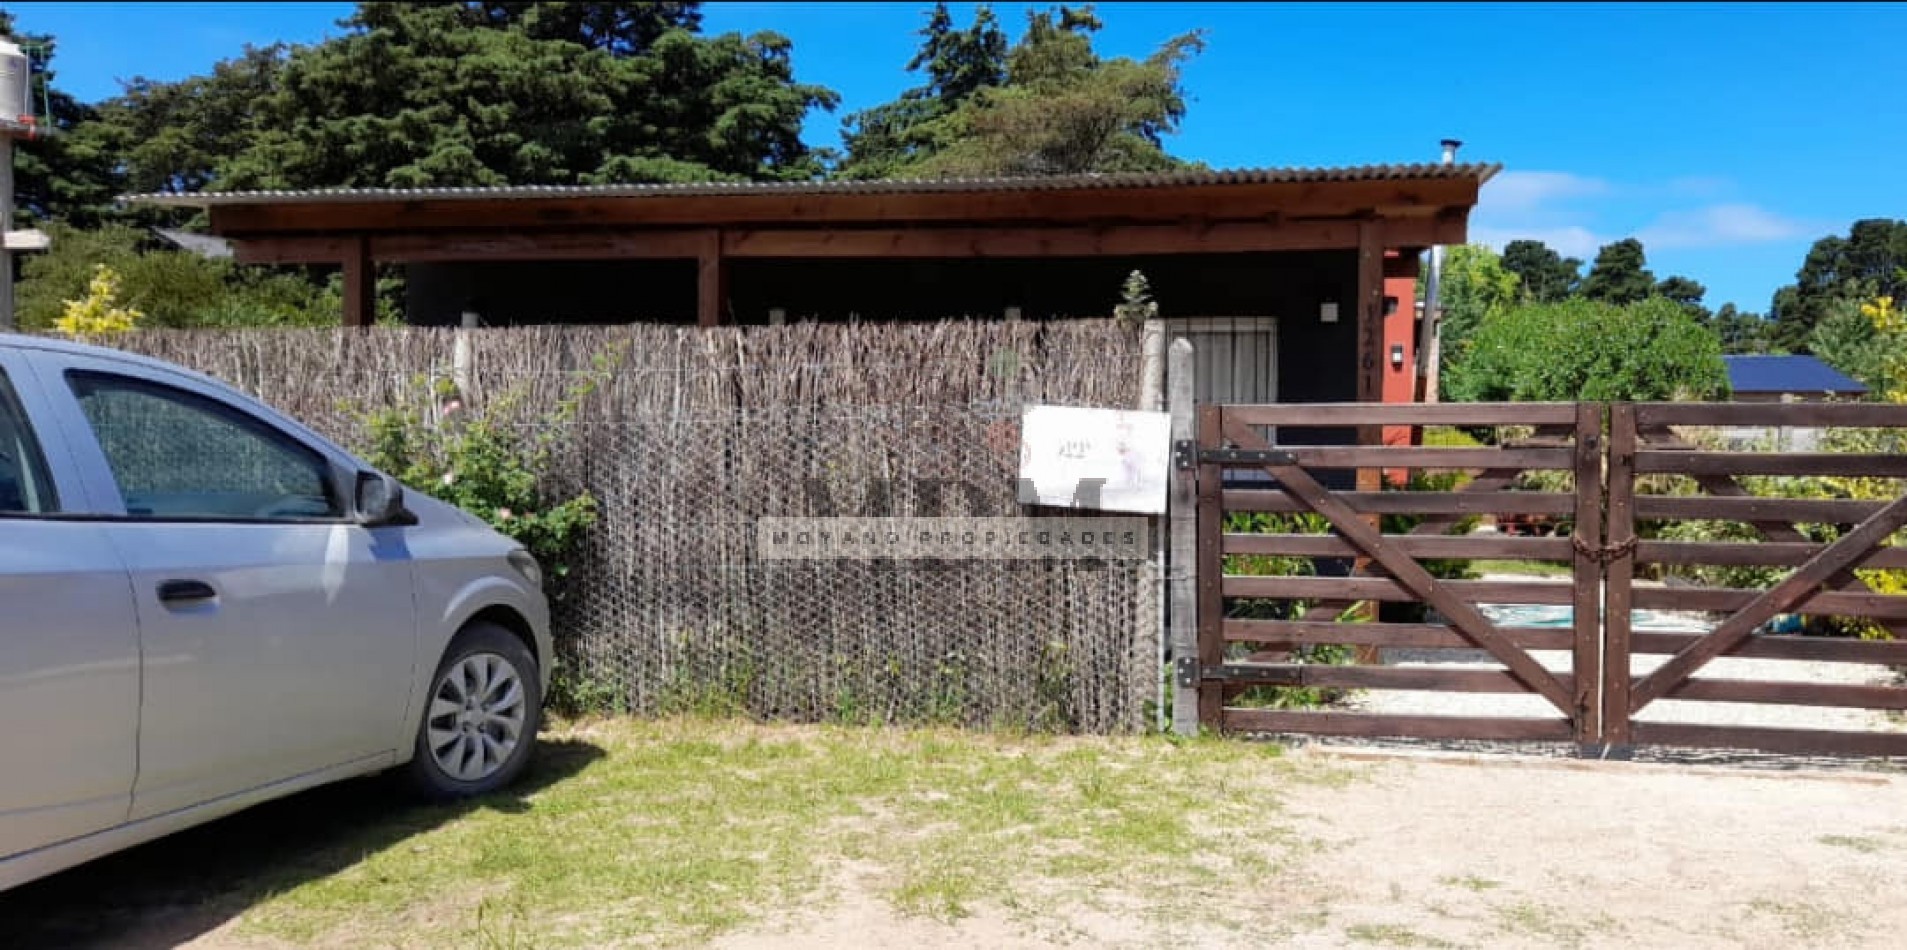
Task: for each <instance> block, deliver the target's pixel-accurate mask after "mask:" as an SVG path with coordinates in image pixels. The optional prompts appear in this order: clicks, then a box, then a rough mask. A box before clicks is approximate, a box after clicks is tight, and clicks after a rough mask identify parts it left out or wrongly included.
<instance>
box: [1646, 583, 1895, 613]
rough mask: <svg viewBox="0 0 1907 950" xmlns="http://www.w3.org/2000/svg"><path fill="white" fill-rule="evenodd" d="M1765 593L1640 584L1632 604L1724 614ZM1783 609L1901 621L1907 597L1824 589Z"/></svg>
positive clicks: (1789, 611)
mask: <svg viewBox="0 0 1907 950" xmlns="http://www.w3.org/2000/svg"><path fill="white" fill-rule="evenodd" d="M1763 593H1765V592H1764V591H1759V590H1753V589H1749V588H1741V587H1638V588H1636V589H1635V591H1634V593H1633V601H1632V603H1633V605H1634V606H1636V607H1641V608H1646V609H1652V610H1706V611H1713V612H1716V613H1721V612H1726V611H1737V610H1742V609H1744V608H1746V607H1747V606H1748V605H1749V604H1751V603H1754V601H1755V598H1757V597H1760V596H1761V595H1762V594H1763ZM1779 612H1780V613H1796V614H1804V615H1807V616H1813V617H1868V618H1872V619H1875V620H1900V619H1907V596H1903V595H1899V594H1856V593H1846V592H1842V591H1823V592H1820V593H1815V594H1811V595H1809V596H1808V597H1807V599H1805V600H1802V601H1800V602H1799V603H1797V604H1796V605H1795V606H1794V607H1793V608H1792V609H1788V610H1782V611H1779Z"/></svg>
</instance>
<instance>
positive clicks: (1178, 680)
mask: <svg viewBox="0 0 1907 950" xmlns="http://www.w3.org/2000/svg"><path fill="white" fill-rule="evenodd" d="M1172 682H1173V683H1174V684H1175V685H1177V686H1178V687H1179V688H1180V689H1193V688H1195V687H1197V686H1198V657H1195V656H1182V657H1179V658H1178V659H1176V660H1173V661H1172Z"/></svg>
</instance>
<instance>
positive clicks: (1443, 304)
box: [1437, 244, 1522, 373]
mask: <svg viewBox="0 0 1907 950" xmlns="http://www.w3.org/2000/svg"><path fill="white" fill-rule="evenodd" d="M1437 293H1438V298H1437V305H1438V309H1439V310H1441V311H1442V313H1443V319H1442V321H1441V322H1440V323H1439V324H1438V328H1439V329H1438V339H1439V340H1440V341H1441V347H1442V350H1443V360H1442V365H1443V372H1446V373H1447V372H1449V371H1450V369H1451V367H1453V366H1455V365H1456V364H1457V363H1458V362H1460V361H1461V360H1462V358H1463V354H1464V351H1465V350H1466V349H1467V348H1468V347H1469V345H1470V341H1471V338H1472V337H1474V336H1475V335H1476V333H1477V331H1478V330H1479V329H1480V328H1481V327H1483V325H1484V324H1486V323H1488V322H1490V321H1491V320H1493V319H1495V318H1497V317H1499V316H1502V315H1503V314H1504V313H1507V312H1508V311H1509V309H1510V308H1511V307H1512V306H1514V305H1515V304H1516V303H1517V301H1518V299H1519V298H1520V297H1521V295H1522V289H1521V284H1520V282H1519V280H1518V279H1517V276H1516V274H1514V273H1512V272H1511V271H1510V270H1509V268H1507V267H1505V266H1504V261H1503V259H1502V258H1499V257H1498V256H1497V255H1496V254H1495V253H1493V252H1491V250H1490V249H1489V248H1487V247H1484V246H1483V245H1481V244H1464V245H1459V246H1457V247H1452V248H1449V249H1448V250H1446V251H1444V263H1443V276H1442V278H1441V279H1440V282H1439V285H1438V290H1437Z"/></svg>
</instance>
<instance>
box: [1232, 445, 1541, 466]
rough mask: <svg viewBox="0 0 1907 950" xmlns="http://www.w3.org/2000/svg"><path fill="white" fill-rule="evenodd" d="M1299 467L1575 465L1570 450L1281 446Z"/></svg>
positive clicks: (1256, 463)
mask: <svg viewBox="0 0 1907 950" xmlns="http://www.w3.org/2000/svg"><path fill="white" fill-rule="evenodd" d="M1278 451H1280V452H1289V453H1291V457H1292V458H1293V459H1294V460H1296V461H1297V463H1298V464H1299V465H1303V466H1304V467H1305V468H1310V469H1320V468H1323V469H1333V468H1367V467H1381V468H1393V467H1395V468H1427V469H1463V470H1471V469H1485V468H1505V467H1515V468H1518V469H1532V468H1535V469H1566V468H1569V467H1571V466H1572V465H1574V464H1575V456H1574V454H1573V452H1572V450H1570V449H1567V448H1541V449H1500V448H1485V449H1462V448H1436V447H1432V448H1418V447H1412V446H1371V447H1368V448H1366V447H1360V446H1351V445H1281V446H1279V447H1278ZM1221 464H1223V465H1224V466H1225V467H1226V468H1251V469H1256V468H1258V467H1259V466H1261V465H1262V464H1263V463H1262V462H1230V461H1222V460H1221Z"/></svg>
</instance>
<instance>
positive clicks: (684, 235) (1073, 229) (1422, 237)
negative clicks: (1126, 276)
mask: <svg viewBox="0 0 1907 950" xmlns="http://www.w3.org/2000/svg"><path fill="white" fill-rule="evenodd" d="M1464 224H1465V223H1464V219H1463V217H1462V216H1461V215H1438V216H1428V217H1423V216H1420V217H1412V218H1405V219H1399V220H1386V221H1384V224H1383V226H1384V240H1386V241H1389V242H1391V243H1393V244H1404V245H1409V246H1423V245H1427V244H1457V243H1461V242H1462V241H1463V240H1464V236H1465V235H1464ZM1362 227H1363V225H1361V224H1360V223H1359V222H1358V221H1354V220H1349V219H1331V218H1326V219H1316V220H1295V221H1294V220H1280V221H1278V222H1276V223H1266V222H1258V223H1250V224H1247V223H1240V222H1231V223H1191V224H1150V225H1113V226H1105V227H1085V226H1052V225H1047V226H1039V225H1030V226H1026V227H1011V228H1006V227H924V228H801V227H780V228H742V229H725V230H721V231H720V232H719V233H720V235H721V237H720V242H721V248H720V250H721V256H722V257H723V258H725V259H731V260H733V259H747V258H793V259H828V258H1029V257H1097V256H1127V255H1152V254H1225V253H1251V252H1286V251H1313V250H1351V249H1355V248H1358V247H1359V246H1360V245H1359V240H1360V237H1359V235H1360V229H1361V228H1362ZM711 233H717V232H716V231H714V230H713V229H708V228H701V229H684V228H669V229H646V230H635V229H545V230H538V231H447V232H435V233H433V232H429V231H420V232H410V233H403V234H378V235H371V236H370V237H369V238H368V241H369V246H370V254H371V256H372V258H373V259H375V260H378V261H383V262H389V263H406V264H413V263H437V262H453V261H552V260H645V259H672V260H700V259H701V258H702V257H703V256H704V252H705V250H706V248H705V242H706V241H707V235H708V234H711ZM357 240H358V239H357V238H355V237H345V236H328V235H285V236H276V235H273V236H259V237H252V238H237V239H234V254H235V256H236V259H237V260H238V261H239V262H240V263H244V264H315V263H339V262H342V261H343V260H345V258H346V257H348V256H349V255H350V254H351V253H353V249H354V248H355V247H356V246H357V245H356V241H357ZM1380 298H1381V292H1380ZM1379 304H1380V308H1381V304H1382V301H1381V299H1380V301H1379ZM1380 316H1381V309H1380Z"/></svg>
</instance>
